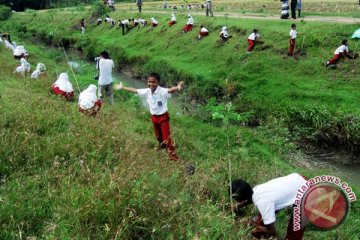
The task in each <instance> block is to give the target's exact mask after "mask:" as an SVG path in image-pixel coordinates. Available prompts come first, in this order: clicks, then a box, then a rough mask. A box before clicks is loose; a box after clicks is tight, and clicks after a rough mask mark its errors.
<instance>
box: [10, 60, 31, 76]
mask: <svg viewBox="0 0 360 240" xmlns="http://www.w3.org/2000/svg"><path fill="white" fill-rule="evenodd" d="M30 68H31V66H30V63H29V62H28V61H26V59H25V57H22V58H21V59H20V66H18V67H17V68H16V69H15V71H14V74H20V75H21V76H22V77H24V76H25V74H26V73H28V72H30Z"/></svg>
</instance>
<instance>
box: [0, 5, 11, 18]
mask: <svg viewBox="0 0 360 240" xmlns="http://www.w3.org/2000/svg"><path fill="white" fill-rule="evenodd" d="M10 16H11V8H9V7H7V6H4V5H0V21H4V20H6V19H8V18H9V17H10Z"/></svg>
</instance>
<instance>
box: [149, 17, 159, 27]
mask: <svg viewBox="0 0 360 240" xmlns="http://www.w3.org/2000/svg"><path fill="white" fill-rule="evenodd" d="M151 24H152V26H153V27H156V26H157V25H158V24H159V22H158V21H157V20H156V19H155V18H154V17H152V18H151Z"/></svg>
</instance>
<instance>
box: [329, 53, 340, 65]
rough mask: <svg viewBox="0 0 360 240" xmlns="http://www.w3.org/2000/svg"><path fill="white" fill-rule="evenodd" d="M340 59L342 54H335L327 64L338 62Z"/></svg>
mask: <svg viewBox="0 0 360 240" xmlns="http://www.w3.org/2000/svg"><path fill="white" fill-rule="evenodd" d="M339 60H340V54H335V55H334V57H333V58H332V59H330V60H329V61H328V62H327V63H326V65H331V64H336V63H337V62H338V61H339Z"/></svg>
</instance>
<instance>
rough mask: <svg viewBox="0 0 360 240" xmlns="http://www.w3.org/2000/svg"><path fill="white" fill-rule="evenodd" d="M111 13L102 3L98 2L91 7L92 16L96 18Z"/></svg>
mask: <svg viewBox="0 0 360 240" xmlns="http://www.w3.org/2000/svg"><path fill="white" fill-rule="evenodd" d="M109 11H110V9H109V7H107V6H106V5H104V4H103V3H102V2H101V1H96V2H95V3H94V4H93V5H92V6H91V12H92V13H91V16H92V17H94V18H100V17H102V16H104V15H105V14H106V13H108V12H109Z"/></svg>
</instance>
